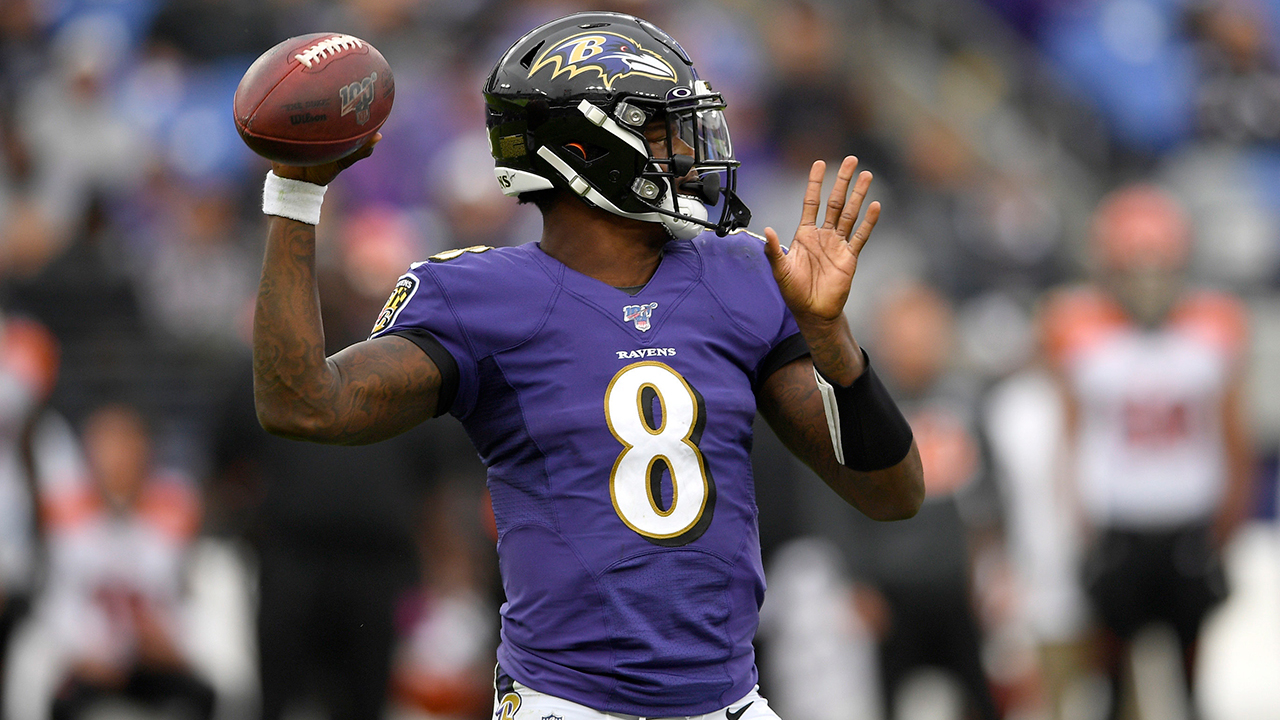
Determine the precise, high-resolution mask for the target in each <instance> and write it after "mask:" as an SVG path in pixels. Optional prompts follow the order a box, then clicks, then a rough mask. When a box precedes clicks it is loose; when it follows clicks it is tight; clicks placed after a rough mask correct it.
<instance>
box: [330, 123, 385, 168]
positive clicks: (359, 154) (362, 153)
mask: <svg viewBox="0 0 1280 720" xmlns="http://www.w3.org/2000/svg"><path fill="white" fill-rule="evenodd" d="M381 141H382V133H380V132H376V133H374V134H373V137H370V138H369V141H368V142H366V143H365V144H364V145H362V146H360V149H359V150H356V151H355V152H354V153H351V154H350V155H348V156H346V157H344V158H342V159H341V160H339V161H338V166H339V167H340V168H342V169H343V170H346V169H347V168H349V167H351V166H352V165H355V164H356V163H357V162H359V161H361V160H363V159H365V158H367V157H369V156H370V155H372V154H373V148H374V146H375V145H377V144H378V143H379V142H381Z"/></svg>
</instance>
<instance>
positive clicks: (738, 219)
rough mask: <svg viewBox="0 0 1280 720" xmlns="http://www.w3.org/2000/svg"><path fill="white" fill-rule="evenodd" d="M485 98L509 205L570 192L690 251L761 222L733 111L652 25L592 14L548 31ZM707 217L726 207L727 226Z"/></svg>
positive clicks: (499, 69) (492, 82)
mask: <svg viewBox="0 0 1280 720" xmlns="http://www.w3.org/2000/svg"><path fill="white" fill-rule="evenodd" d="M484 97H485V104H486V106H487V110H488V121H487V124H488V128H489V143H490V146H491V148H492V151H493V157H494V159H495V160H496V161H497V167H496V168H495V169H494V174H495V175H496V176H497V179H498V184H499V186H501V188H502V191H503V193H505V194H507V195H512V196H517V195H520V194H521V193H526V192H532V191H537V190H547V189H551V188H554V187H560V188H564V189H566V190H569V191H570V192H572V193H573V194H574V195H577V196H578V197H580V198H582V199H583V201H585V202H587V203H588V204H591V205H594V206H596V207H599V208H601V209H603V210H606V211H608V212H611V213H614V214H615V215H621V216H622V217H628V218H633V219H636V220H643V221H647V222H658V223H662V225H663V226H664V227H666V228H667V230H668V231H669V232H670V233H671V234H672V235H673V236H674V237H677V238H680V239H689V238H692V237H694V236H696V235H697V234H698V233H700V232H702V231H703V230H704V229H705V228H710V229H712V230H715V231H716V233H717V234H719V235H724V234H726V233H728V232H729V231H731V230H734V229H736V228H740V227H745V226H746V225H747V223H748V222H750V220H751V211H750V210H748V209H747V206H746V205H745V204H744V203H743V202H742V201H741V200H740V199H739V198H738V196H737V194H735V192H734V189H735V186H736V169H737V166H738V162H737V161H736V160H734V158H733V145H732V144H731V143H730V140H729V128H728V125H727V124H726V123H725V118H724V114H723V112H722V111H723V110H724V99H723V98H722V97H721V96H720V94H719V93H716V92H712V90H711V86H710V85H708V84H707V83H706V82H704V81H702V80H699V79H698V73H697V71H695V70H694V68H693V62H692V61H691V60H690V59H689V56H688V55H687V54H686V53H685V51H684V49H683V48H681V47H680V45H679V44H678V43H677V42H676V41H675V40H673V39H672V38H671V36H670V35H667V34H666V33H665V32H663V31H662V30H660V29H658V28H657V27H656V26H654V25H653V24H651V23H649V22H647V21H645V20H641V19H640V18H637V17H633V16H631V15H623V14H620V13H606V12H586V13H577V14H574V15H569V16H567V17H563V18H560V19H559V20H554V21H552V22H549V23H547V24H545V25H542V26H540V27H538V28H536V29H534V30H533V31H532V32H530V33H528V34H527V35H525V36H524V37H522V38H520V39H519V40H518V41H516V43H515V45H512V46H511V49H509V50H507V52H506V54H504V55H503V56H502V59H501V60H499V61H498V64H497V65H496V66H495V67H494V69H493V72H492V73H491V74H490V75H489V79H488V80H487V81H486V82H485V87H484ZM655 121H659V122H666V124H667V132H666V137H667V151H666V155H665V156H655V154H654V153H653V152H651V151H650V144H649V142H648V141H647V140H646V138H645V127H646V126H647V125H648V124H649V123H651V122H655ZM690 171H694V172H695V173H696V179H694V177H695V176H694V175H693V174H692V173H691V172H690ZM678 181H679V182H678ZM677 187H678V188H679V189H680V190H681V191H682V192H681V194H677V192H676V190H677ZM687 193H693V194H694V195H696V196H697V197H696V198H695V197H690V196H689V195H688V194H687ZM705 205H711V206H715V205H720V217H719V220H717V221H715V222H712V221H710V220H708V212H707V208H706V207H705Z"/></svg>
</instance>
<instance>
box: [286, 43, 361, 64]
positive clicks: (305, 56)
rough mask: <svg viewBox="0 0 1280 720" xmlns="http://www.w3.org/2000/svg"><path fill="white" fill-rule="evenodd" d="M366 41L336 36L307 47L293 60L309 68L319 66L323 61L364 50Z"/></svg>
mask: <svg viewBox="0 0 1280 720" xmlns="http://www.w3.org/2000/svg"><path fill="white" fill-rule="evenodd" d="M363 49H364V41H363V40H361V39H360V38H358V37H352V36H350V35H334V36H333V37H331V38H326V39H324V40H321V41H320V42H318V43H316V44H314V45H311V46H310V47H307V48H306V49H304V50H303V51H302V52H300V53H298V54H297V55H294V56H293V58H294V59H295V60H297V61H298V62H300V63H302V64H303V65H306V66H307V67H308V68H310V67H312V66H313V65H317V64H319V63H320V61H321V60H326V59H328V58H331V57H334V56H336V55H341V54H342V53H344V52H348V51H351V50H363Z"/></svg>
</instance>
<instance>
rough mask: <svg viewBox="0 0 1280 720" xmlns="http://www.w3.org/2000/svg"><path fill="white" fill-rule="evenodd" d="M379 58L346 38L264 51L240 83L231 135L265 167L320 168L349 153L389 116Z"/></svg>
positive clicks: (389, 91)
mask: <svg viewBox="0 0 1280 720" xmlns="http://www.w3.org/2000/svg"><path fill="white" fill-rule="evenodd" d="M395 92H396V86H395V79H394V78H393V77H392V75H391V67H390V66H389V65H387V61H386V59H384V58H383V57H382V53H380V52H378V51H377V49H375V48H374V47H373V46H372V45H370V44H369V43H367V42H365V41H363V40H361V39H360V38H357V37H352V36H351V35H343V34H341V33H313V34H311V35H299V36H298V37H295V38H290V39H288V40H285V41H284V42H282V43H280V44H279V45H276V46H275V47H273V48H271V49H270V50H268V51H266V52H265V53H263V54H262V56H261V57H259V58H258V59H257V60H255V61H254V63H253V64H252V65H250V66H249V69H248V70H247V71H246V72H245V74H244V77H243V78H241V79H240V85H239V87H237V88H236V94H235V101H234V106H235V121H236V130H237V131H238V132H239V133H240V137H241V138H243V139H244V141H245V143H246V144H247V145H248V146H249V147H250V148H251V149H252V150H253V151H254V152H256V153H258V154H259V155H261V156H262V157H265V158H267V159H268V160H273V161H275V162H278V163H284V164H286V165H301V166H307V165H322V164H324V163H327V162H332V161H334V160H338V159H341V158H343V157H345V156H347V155H350V154H351V153H353V152H355V151H356V150H357V149H358V148H359V147H360V146H361V145H363V144H364V143H365V141H366V140H368V139H369V137H370V136H372V135H373V134H374V133H375V132H377V131H378V128H380V127H382V123H383V122H385V121H386V119H387V116H388V115H389V114H390V113H391V103H392V101H393V100H394V99H395Z"/></svg>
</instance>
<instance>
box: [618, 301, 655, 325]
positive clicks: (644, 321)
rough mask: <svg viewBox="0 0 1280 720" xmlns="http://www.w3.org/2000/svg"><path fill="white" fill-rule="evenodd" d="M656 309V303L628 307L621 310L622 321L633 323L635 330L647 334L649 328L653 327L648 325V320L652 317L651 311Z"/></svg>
mask: <svg viewBox="0 0 1280 720" xmlns="http://www.w3.org/2000/svg"><path fill="white" fill-rule="evenodd" d="M657 308H658V303H656V302H655V303H646V304H644V305H628V306H626V307H624V308H622V321H623V322H632V321H635V324H636V329H637V330H639V331H640V332H649V328H651V327H653V325H651V324H650V323H649V319H650V318H652V317H653V311H654V310H656V309H657Z"/></svg>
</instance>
